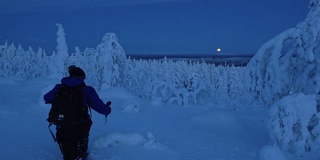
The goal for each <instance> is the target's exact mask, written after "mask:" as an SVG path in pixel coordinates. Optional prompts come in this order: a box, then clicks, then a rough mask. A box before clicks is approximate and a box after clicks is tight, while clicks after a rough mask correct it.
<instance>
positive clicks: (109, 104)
mask: <svg viewBox="0 0 320 160" xmlns="http://www.w3.org/2000/svg"><path fill="white" fill-rule="evenodd" d="M106 106H107V107H108V108H109V109H110V112H109V114H110V113H111V107H110V106H111V101H108V102H107V103H106ZM109 114H107V115H105V119H104V124H107V122H108V119H107V117H108V115H109Z"/></svg>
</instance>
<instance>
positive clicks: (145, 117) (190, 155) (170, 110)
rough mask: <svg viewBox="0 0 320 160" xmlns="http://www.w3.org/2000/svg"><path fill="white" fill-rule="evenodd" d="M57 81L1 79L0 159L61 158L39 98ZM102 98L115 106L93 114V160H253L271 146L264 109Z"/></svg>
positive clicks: (110, 93)
mask: <svg viewBox="0 0 320 160" xmlns="http://www.w3.org/2000/svg"><path fill="white" fill-rule="evenodd" d="M55 83H59V80H58V79H45V78H42V79H34V80H27V81H25V80H24V81H22V80H14V79H9V78H0V88H1V92H0V123H1V125H0V137H1V143H0V148H1V149H0V155H1V159H8V160H9V159H12V160H15V159H28V160H39V159H48V160H53V159H62V156H61V153H60V150H59V148H58V145H57V144H56V143H55V142H54V141H53V139H52V137H51V135H50V133H49V130H48V123H47V121H46V118H47V114H48V111H49V109H50V105H45V104H44V102H43V100H42V95H43V94H44V93H45V92H47V91H48V90H49V89H51V88H52V87H53V85H54V84H55ZM89 85H90V84H89ZM99 95H100V97H101V99H103V100H104V101H108V100H111V101H112V106H111V107H112V113H111V115H110V116H109V117H108V119H107V122H106V123H105V119H104V116H102V115H99V114H98V113H96V112H95V111H93V115H92V116H93V121H94V124H93V126H92V128H91V129H92V130H91V134H90V144H89V151H90V159H92V160H103V159H106V160H135V159H139V160H151V159H152V160H157V159H159V160H163V159H166V160H178V159H181V160H196V159H201V160H256V159H259V154H261V153H262V152H260V149H261V148H262V147H263V146H265V145H267V144H268V142H269V136H268V132H267V130H266V128H265V118H267V112H266V110H264V109H263V108H262V107H257V106H245V107H244V106H239V107H235V108H242V110H236V111H230V110H226V109H223V106H189V107H182V106H171V105H170V106H169V105H165V104H161V103H160V102H158V101H157V100H154V101H152V102H147V101H144V100H142V99H140V98H139V97H137V96H135V95H132V94H131V93H129V92H128V91H126V90H125V89H123V88H110V89H107V90H102V91H100V92H99ZM52 129H53V130H55V129H54V127H52ZM265 151H267V150H265Z"/></svg>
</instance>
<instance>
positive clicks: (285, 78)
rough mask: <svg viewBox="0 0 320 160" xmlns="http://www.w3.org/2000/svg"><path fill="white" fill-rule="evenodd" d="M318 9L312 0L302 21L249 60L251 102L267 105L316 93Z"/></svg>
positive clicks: (318, 86) (319, 61)
mask: <svg viewBox="0 0 320 160" xmlns="http://www.w3.org/2000/svg"><path fill="white" fill-rule="evenodd" d="M319 6H320V4H319V0H311V1H310V8H311V10H310V12H309V14H308V15H307V17H306V19H305V21H304V22H302V23H299V24H298V25H297V26H296V27H295V28H291V29H288V30H286V31H284V32H282V33H281V34H279V35H278V36H276V37H274V38H273V39H271V40H270V41H268V42H266V43H265V44H264V45H263V46H262V47H261V48H260V49H259V50H258V52H257V53H256V55H255V56H254V57H253V58H252V59H251V61H250V62H249V64H248V66H247V71H246V78H245V79H246V80H249V81H247V83H246V84H247V85H248V87H246V88H248V89H249V90H250V92H249V93H253V94H252V98H253V99H260V100H262V102H263V103H264V104H266V105H270V104H272V103H273V102H275V101H277V100H279V99H281V98H282V97H284V96H287V95H289V94H290V93H297V92H303V93H305V94H310V93H317V92H319V89H320V76H319V74H320V51H319V47H320V39H319V31H320V7H319Z"/></svg>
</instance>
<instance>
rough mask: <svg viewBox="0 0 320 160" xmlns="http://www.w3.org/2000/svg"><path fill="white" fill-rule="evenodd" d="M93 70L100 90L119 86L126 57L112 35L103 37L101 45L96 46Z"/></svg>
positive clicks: (116, 39)
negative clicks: (95, 62)
mask: <svg viewBox="0 0 320 160" xmlns="http://www.w3.org/2000/svg"><path fill="white" fill-rule="evenodd" d="M96 50H97V55H96V57H95V58H96V61H97V62H98V63H97V64H96V67H95V69H96V70H97V74H98V75H97V80H98V82H99V87H100V89H103V88H108V87H110V86H115V85H117V84H121V83H122V82H121V80H122V77H123V75H121V73H124V69H125V67H126V56H125V52H124V50H123V48H122V47H121V45H120V43H119V42H118V38H117V36H116V34H114V33H107V34H105V35H104V36H103V38H102V42H101V44H99V45H98V46H97V49H96Z"/></svg>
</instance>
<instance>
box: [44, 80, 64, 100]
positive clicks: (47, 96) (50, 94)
mask: <svg viewBox="0 0 320 160" xmlns="http://www.w3.org/2000/svg"><path fill="white" fill-rule="evenodd" d="M59 87H60V84H57V85H56V86H54V88H53V89H52V90H51V91H49V92H48V93H46V94H45V95H44V96H43V100H44V102H45V103H46V104H48V103H52V101H53V98H54V95H55V93H56V92H57V90H58V88H59Z"/></svg>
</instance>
